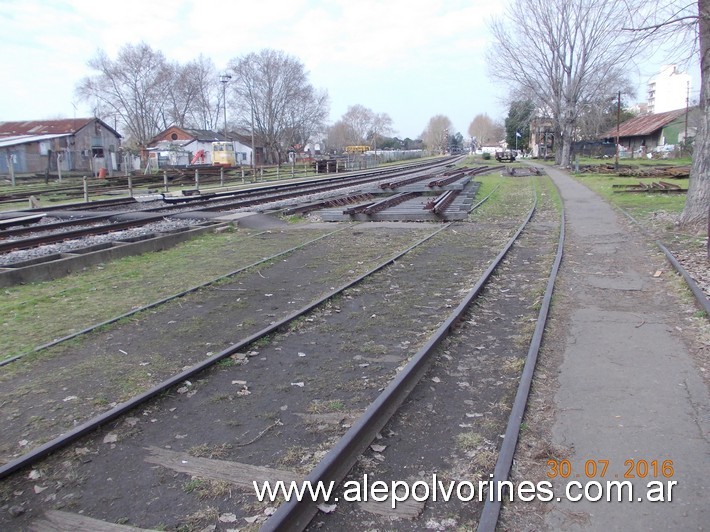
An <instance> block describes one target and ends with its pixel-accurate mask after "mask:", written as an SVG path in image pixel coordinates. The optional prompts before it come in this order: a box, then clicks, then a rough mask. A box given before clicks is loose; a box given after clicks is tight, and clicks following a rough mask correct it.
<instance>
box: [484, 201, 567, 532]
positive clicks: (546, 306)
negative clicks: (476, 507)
mask: <svg viewBox="0 0 710 532" xmlns="http://www.w3.org/2000/svg"><path fill="white" fill-rule="evenodd" d="M558 193H559V191H558ZM561 200H562V198H561V196H560V201H561ZM564 243H565V213H564V204H563V206H562V215H561V219H560V234H559V240H558V242H557V254H556V255H555V261H554V263H553V265H552V270H551V271H550V276H549V278H548V280H547V287H546V289H545V295H544V296H543V299H542V304H541V306H540V312H539V314H538V318H537V322H536V324H535V331H534V332H533V337H532V340H531V341H530V347H529V348H528V353H527V356H526V358H525V365H524V366H523V372H522V374H521V376H520V382H519V384H518V390H517V392H516V394H515V399H514V401H513V408H512V409H511V411H510V416H509V417H508V425H507V427H506V430H505V436H504V437H503V443H502V444H501V448H500V451H499V452H498V459H497V460H496V465H495V469H494V470H493V478H492V479H491V481H492V482H493V484H492V485H493V486H498V485H499V483H500V482H502V481H504V480H507V478H508V474H509V473H510V467H511V466H512V464H513V455H514V454H515V446H516V445H517V443H518V437H519V436H520V424H521V423H522V420H523V414H524V413H525V407H526V406H527V402H528V396H529V394H530V386H531V384H532V378H533V374H534V372H535V365H536V363H537V356H538V353H539V351H540V345H541V343H542V336H543V334H544V333H545V324H546V323H547V316H548V314H549V310H550V304H551V302H552V293H553V291H554V287H555V280H556V279H557V273H558V272H559V269H560V263H561V262H562V255H563V249H564ZM500 506H501V501H500V500H491V498H490V497H488V498H487V499H486V502H485V503H484V505H483V511H482V512H481V517H480V519H479V520H478V529H477V531H478V532H494V531H495V528H496V524H497V523H498V516H499V515H500Z"/></svg>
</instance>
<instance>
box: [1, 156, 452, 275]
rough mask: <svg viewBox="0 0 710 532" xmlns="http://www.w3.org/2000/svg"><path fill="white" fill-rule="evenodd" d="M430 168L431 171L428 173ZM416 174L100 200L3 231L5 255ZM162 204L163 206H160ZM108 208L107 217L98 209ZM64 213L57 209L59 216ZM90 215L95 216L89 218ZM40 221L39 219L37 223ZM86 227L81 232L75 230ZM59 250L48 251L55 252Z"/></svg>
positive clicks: (20, 215)
mask: <svg viewBox="0 0 710 532" xmlns="http://www.w3.org/2000/svg"><path fill="white" fill-rule="evenodd" d="M448 163H449V161H444V162H441V161H438V162H436V163H431V162H430V163H428V164H426V165H418V166H416V167H415V169H416V170H415V172H417V173H419V174H421V173H422V172H423V173H424V175H425V176H426V175H430V173H429V172H432V171H435V170H436V169H437V168H441V167H443V166H445V165H446V164H448ZM422 168H424V169H425V170H422ZM411 172H412V170H411V169H410V168H407V169H405V170H402V169H395V170H392V169H382V170H379V171H369V172H367V173H366V174H364V175H355V176H341V177H332V178H320V179H317V180H309V181H306V182H297V183H286V184H277V185H266V186H260V187H257V188H250V189H246V190H235V191H229V192H222V193H212V194H207V195H205V196H201V195H195V196H190V195H188V196H180V197H167V196H164V197H163V200H162V201H154V202H150V204H148V203H146V204H144V205H143V206H141V203H139V202H136V201H135V200H120V201H115V200H114V201H108V202H98V203H97V204H96V205H93V204H89V205H88V206H86V205H76V206H67V207H65V208H64V210H63V213H62V214H61V216H62V217H69V218H70V219H69V220H66V221H65V220H60V221H56V222H53V223H46V224H42V225H37V226H31V227H21V228H7V229H3V230H0V254H2V253H9V252H11V251H16V250H25V249H33V248H39V247H41V246H46V245H48V244H56V243H59V242H64V241H67V240H73V239H77V238H85V237H90V236H96V235H105V234H109V233H113V232H116V231H122V230H125V229H128V228H135V227H141V226H144V225H147V224H150V223H155V222H158V221H161V220H163V219H165V218H170V217H172V216H175V215H180V216H181V217H182V218H183V219H184V218H185V217H187V216H189V215H190V213H192V214H194V218H195V220H204V219H205V217H206V215H205V213H215V212H226V211H235V210H239V209H249V208H259V207H263V206H267V205H269V204H275V203H278V202H284V201H294V202H295V203H298V201H303V200H302V198H304V197H306V198H308V197H309V196H311V195H318V194H327V193H334V194H336V195H337V192H338V191H339V190H342V189H348V188H350V187H353V186H364V185H367V184H369V183H373V182H377V181H379V180H381V179H382V178H383V176H399V175H402V174H404V175H408V174H410V173H411ZM155 204H157V205H155ZM127 206H129V207H131V208H130V210H129V211H127V212H121V211H120V210H119V209H120V208H121V207H124V208H125V207H127ZM97 210H98V211H102V210H107V211H108V212H107V213H106V214H100V213H96V212H95V211H97ZM35 211H37V210H36V209H34V210H28V211H19V212H17V213H15V214H16V218H27V215H28V214H33V213H35ZM57 211H59V209H54V216H55V217H56V216H60V215H59V214H57ZM89 213H90V214H89ZM37 221H39V220H37ZM75 226H81V227H79V228H77V229H69V228H70V227H75ZM55 252H56V251H55V250H54V249H51V250H49V251H48V254H49V253H55ZM14 260H17V261H18V262H20V261H22V257H21V256H20V258H17V259H13V258H10V259H6V260H5V261H4V263H5V264H6V265H7V264H12V263H13V262H14Z"/></svg>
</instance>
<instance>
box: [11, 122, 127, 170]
mask: <svg viewBox="0 0 710 532" xmlns="http://www.w3.org/2000/svg"><path fill="white" fill-rule="evenodd" d="M120 146H121V135H119V133H118V132H117V131H116V130H115V129H113V128H112V127H111V126H109V125H108V124H106V123H105V122H104V121H102V120H100V119H98V118H75V119H61V120H33V121H24V122H0V173H2V174H8V173H10V170H11V169H12V170H13V171H14V172H16V173H38V172H44V171H46V170H47V169H49V171H51V172H56V171H57V169H58V168H61V170H62V171H83V172H93V173H94V174H96V173H98V171H99V169H101V168H105V169H107V170H109V171H113V170H117V169H118V165H119V163H120V160H119V159H120V157H119V148H120Z"/></svg>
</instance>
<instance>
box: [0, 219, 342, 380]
mask: <svg viewBox="0 0 710 532" xmlns="http://www.w3.org/2000/svg"><path fill="white" fill-rule="evenodd" d="M348 227H350V226H348ZM348 227H342V228H340V229H336V230H335V231H331V232H330V233H326V234H325V235H321V236H319V237H317V238H314V239H313V240H309V241H308V242H304V243H303V244H300V245H298V246H295V247H292V248H290V249H287V250H285V251H281V252H279V253H277V254H275V255H271V256H270V257H266V258H264V259H262V260H259V261H256V262H253V263H252V264H249V265H248V266H243V267H241V268H239V269H237V270H234V271H231V272H229V273H226V274H224V275H220V276H219V277H215V278H214V279H210V280H209V281H205V282H204V283H202V284H199V285H195V286H193V287H191V288H188V289H186V290H183V291H182V292H178V293H176V294H172V295H170V296H167V297H164V298H162V299H159V300H157V301H153V302H152V303H148V304H147V305H144V306H142V307H138V308H136V309H133V310H131V311H130V312H126V313H124V314H121V315H120V316H115V317H113V318H109V319H108V320H105V321H102V322H101V323H96V324H94V325H91V326H89V327H86V328H85V329H82V330H80V331H77V332H75V333H72V334H69V335H67V336H63V337H61V338H57V339H56V340H53V341H51V342H48V343H46V344H42V345H39V346H37V347H35V348H34V349H33V350H32V351H30V352H27V353H22V354H20V355H16V356H14V357H11V358H6V359H3V360H0V367H2V366H5V365H7V364H9V363H11V362H15V361H17V360H20V359H21V358H22V357H24V356H27V355H29V354H30V353H37V352H38V351H42V350H43V349H47V348H49V347H53V346H55V345H58V344H61V343H62V342H66V341H67V340H71V339H73V338H76V337H77V336H81V335H84V334H87V333H90V332H91V331H94V330H96V329H98V328H100V327H103V326H105V325H110V324H112V323H115V322H117V321H119V320H122V319H124V318H129V317H130V316H133V315H134V314H138V313H139V312H143V311H144V310H150V309H152V308H155V307H158V306H160V305H163V304H165V303H168V302H170V301H173V300H174V299H179V298H181V297H184V296H186V295H188V294H191V293H192V292H196V291H197V290H200V289H201V288H206V287H208V286H210V285H212V284H215V283H218V282H220V281H223V280H225V279H228V278H230V277H233V276H235V275H237V274H240V273H242V272H244V271H246V270H248V269H250V268H254V267H256V266H260V265H262V264H264V263H267V262H269V261H272V260H275V259H277V258H279V257H283V256H284V255H288V254H289V253H293V252H294V251H297V250H299V249H301V248H303V247H306V246H308V245H310V244H313V243H315V242H318V241H319V240H322V239H324V238H327V237H329V236H332V235H334V234H336V233H339V232H340V231H345V230H346V229H347V228H348ZM262 234H264V232H261V233H257V234H255V235H253V236H258V235H262Z"/></svg>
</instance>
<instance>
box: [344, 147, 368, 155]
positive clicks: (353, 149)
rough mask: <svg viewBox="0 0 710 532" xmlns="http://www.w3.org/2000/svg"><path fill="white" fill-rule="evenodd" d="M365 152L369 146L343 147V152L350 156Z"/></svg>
mask: <svg viewBox="0 0 710 532" xmlns="http://www.w3.org/2000/svg"><path fill="white" fill-rule="evenodd" d="M366 151H370V147H369V146H345V152H346V153H350V154H355V153H365V152H366Z"/></svg>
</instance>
